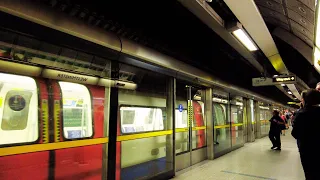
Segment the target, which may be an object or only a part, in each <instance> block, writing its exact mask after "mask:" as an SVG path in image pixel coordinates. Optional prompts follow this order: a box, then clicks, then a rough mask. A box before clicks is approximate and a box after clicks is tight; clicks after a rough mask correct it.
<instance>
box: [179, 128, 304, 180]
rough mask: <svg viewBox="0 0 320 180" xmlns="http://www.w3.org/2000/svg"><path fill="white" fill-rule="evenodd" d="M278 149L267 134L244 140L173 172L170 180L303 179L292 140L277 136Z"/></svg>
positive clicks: (297, 153)
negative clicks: (227, 150)
mask: <svg viewBox="0 0 320 180" xmlns="http://www.w3.org/2000/svg"><path fill="white" fill-rule="evenodd" d="M281 142H282V151H275V150H271V149H270V147H271V142H270V141H269V138H268V137H265V138H262V139H258V140H256V141H255V142H253V143H247V144H245V146H244V147H243V148H240V149H238V150H235V151H233V152H231V153H229V154H226V155H224V156H222V157H220V158H217V159H215V160H207V161H204V162H202V163H199V164H196V165H194V166H192V167H190V168H188V169H185V170H182V171H180V172H177V176H176V177H175V178H173V180H263V179H264V180H303V179H304V173H303V169H302V166H301V162H300V157H299V152H298V149H297V145H296V141H295V139H294V138H293V137H292V136H291V134H290V131H287V132H286V136H281Z"/></svg>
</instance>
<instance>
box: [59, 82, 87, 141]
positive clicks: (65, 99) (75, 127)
mask: <svg viewBox="0 0 320 180" xmlns="http://www.w3.org/2000/svg"><path fill="white" fill-rule="evenodd" d="M59 85H60V87H61V92H62V104H63V135H64V137H65V138H66V139H77V138H85V137H91V136H92V135H93V125H92V105H91V103H92V102H91V95H90V92H89V90H88V88H87V87H86V86H84V85H82V84H76V83H69V82H59Z"/></svg>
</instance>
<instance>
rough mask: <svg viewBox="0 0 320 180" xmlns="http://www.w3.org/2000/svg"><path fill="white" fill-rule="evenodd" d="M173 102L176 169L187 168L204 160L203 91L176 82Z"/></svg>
mask: <svg viewBox="0 0 320 180" xmlns="http://www.w3.org/2000/svg"><path fill="white" fill-rule="evenodd" d="M176 87H177V88H176V104H175V125H176V140H175V142H176V150H175V152H176V169H177V171H179V170H181V169H184V168H187V167H189V166H191V165H193V164H195V163H197V162H200V161H202V160H204V158H205V157H206V150H200V149H203V148H205V147H206V145H207V143H206V122H205V118H204V117H205V116H204V102H203V100H204V98H203V95H204V94H203V93H204V91H203V90H201V89H197V88H194V87H191V86H189V85H185V84H182V83H177V86H176ZM203 152H205V153H203Z"/></svg>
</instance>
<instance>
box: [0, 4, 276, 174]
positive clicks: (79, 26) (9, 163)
mask: <svg viewBox="0 0 320 180" xmlns="http://www.w3.org/2000/svg"><path fill="white" fill-rule="evenodd" d="M1 3H3V4H1V5H2V6H0V10H1V11H4V12H6V13H9V14H11V15H10V17H9V18H12V17H11V16H19V17H21V18H23V19H26V20H28V21H32V22H34V23H35V24H40V25H44V26H46V28H50V29H54V31H50V32H52V33H55V35H56V36H59V37H65V38H61V41H63V40H64V39H67V38H71V37H70V35H71V36H75V35H77V34H78V35H81V38H82V39H84V40H81V41H80V40H77V39H75V38H74V37H72V39H73V42H72V43H74V45H75V46H76V45H77V44H81V45H83V47H87V46H88V49H93V50H94V49H101V48H102V49H103V50H105V49H108V53H110V52H114V53H115V56H114V57H117V59H116V60H110V59H108V58H105V57H101V56H99V55H96V54H95V53H88V52H86V51H81V50H79V49H77V48H75V49H72V46H66V45H65V44H67V42H65V44H64V43H61V44H54V43H50V42H47V41H44V40H39V39H37V36H36V35H35V34H30V35H28V34H26V33H23V32H22V33H20V32H17V31H12V30H11V29H10V27H6V28H1V30H0V124H1V127H0V179H26V180H28V179H30V180H31V179H32V180H43V179H86V180H96V179H107V178H108V179H117V180H119V179H123V180H131V179H167V178H170V177H173V176H174V175H175V172H176V171H179V170H182V169H185V168H187V167H190V166H192V165H193V164H196V163H199V162H201V161H204V160H206V159H214V158H215V157H218V156H221V155H223V154H225V153H228V152H230V151H232V150H234V149H236V148H239V147H242V146H243V145H244V143H246V142H252V141H254V139H255V138H259V137H262V133H261V131H262V130H261V127H263V128H265V127H266V126H267V125H268V122H267V118H268V117H269V116H270V114H271V111H272V109H273V106H274V105H277V106H282V105H281V104H279V103H277V102H274V101H272V100H269V99H267V98H265V97H261V96H259V95H257V94H255V93H252V92H250V91H247V90H244V89H241V88H238V87H235V86H233V85H230V84H227V83H223V82H222V81H218V80H216V78H214V77H212V76H211V75H210V74H207V73H205V72H203V71H201V70H199V69H196V68H194V67H191V66H189V65H187V64H184V63H182V62H181V61H177V60H175V59H173V58H170V57H168V56H165V55H163V54H160V53H158V52H155V51H153V50H151V49H148V48H145V47H142V46H140V45H137V44H135V43H133V42H130V41H128V40H126V39H123V38H120V39H121V41H120V40H119V38H117V37H115V36H113V35H110V34H108V33H106V32H101V31H99V30H97V29H92V28H91V27H89V26H86V25H84V24H83V23H82V22H80V21H77V20H69V21H67V20H68V18H67V17H60V16H61V14H55V13H54V12H52V11H51V10H48V9H46V8H43V9H41V8H40V9H38V8H35V7H32V6H30V5H28V4H25V5H23V2H20V4H19V3H18V4H16V3H15V2H10V3H7V2H1ZM3 7H5V8H3ZM17 12H18V13H17ZM56 17H60V20H61V21H60V22H59V24H56V23H57V22H56V21H54V19H56ZM64 21H67V22H64ZM43 22H47V23H45V24H43ZM4 24H5V23H4ZM35 24H33V25H32V26H35V27H38V26H39V27H40V25H35ZM8 26H10V24H9V25H8ZM35 29H36V28H35ZM35 29H34V31H35V32H36V30H35ZM61 31H62V32H61ZM89 32H90V33H89ZM29 33H32V32H29ZM78 39H80V38H78ZM83 42H85V43H83ZM88 42H92V43H91V44H90V43H88ZM71 45H72V44H71ZM89 46H90V47H89ZM110 49H111V50H110ZM109 50H110V51H109ZM113 64H117V65H119V69H118V72H117V78H111V76H112V70H111V69H112V66H113ZM264 131H265V130H264Z"/></svg>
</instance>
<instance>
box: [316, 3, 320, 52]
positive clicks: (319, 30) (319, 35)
mask: <svg viewBox="0 0 320 180" xmlns="http://www.w3.org/2000/svg"><path fill="white" fill-rule="evenodd" d="M319 11H320V9H319V3H317V7H316V23H317V24H316V32H315V36H316V39H315V43H316V46H317V47H320V12H319Z"/></svg>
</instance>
